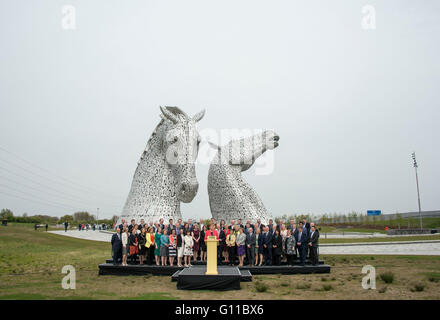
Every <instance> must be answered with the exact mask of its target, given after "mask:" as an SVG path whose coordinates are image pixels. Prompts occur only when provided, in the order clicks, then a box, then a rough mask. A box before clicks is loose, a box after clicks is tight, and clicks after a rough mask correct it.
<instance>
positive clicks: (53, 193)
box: [0, 175, 94, 207]
mask: <svg viewBox="0 0 440 320" xmlns="http://www.w3.org/2000/svg"><path fill="white" fill-rule="evenodd" d="M0 178H2V179H4V180H7V181H9V182H12V183H16V184H18V185H21V186H23V187H25V188H29V189H32V190H36V191H40V192H41V191H43V192H44V193H47V194H49V195H52V196H55V197H64V198H66V199H69V198H70V199H69V200H70V201H72V200H73V201H77V200H75V199H74V198H71V197H69V196H68V195H64V194H62V193H61V192H60V195H58V194H56V193H55V192H47V191H46V190H41V189H39V188H35V187H31V186H28V185H26V184H23V183H20V182H17V181H14V180H12V179H9V178H6V177H4V176H2V175H0ZM53 190H55V189H53ZM79 205H81V206H84V207H92V206H94V204H93V205H92V204H87V205H84V203H79Z"/></svg>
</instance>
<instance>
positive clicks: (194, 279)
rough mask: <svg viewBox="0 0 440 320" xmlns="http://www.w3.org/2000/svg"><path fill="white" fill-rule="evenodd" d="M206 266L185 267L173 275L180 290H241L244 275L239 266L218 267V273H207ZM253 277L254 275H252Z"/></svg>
mask: <svg viewBox="0 0 440 320" xmlns="http://www.w3.org/2000/svg"><path fill="white" fill-rule="evenodd" d="M205 272H206V266H193V267H190V268H184V269H183V270H182V271H179V272H177V273H176V274H175V275H173V277H174V278H176V280H177V289H179V290H220V291H224V290H239V289H240V281H243V280H242V279H243V278H244V275H243V274H242V273H241V271H240V269H238V268H237V267H218V268H217V272H218V274H216V275H207V274H205ZM251 277H252V276H251Z"/></svg>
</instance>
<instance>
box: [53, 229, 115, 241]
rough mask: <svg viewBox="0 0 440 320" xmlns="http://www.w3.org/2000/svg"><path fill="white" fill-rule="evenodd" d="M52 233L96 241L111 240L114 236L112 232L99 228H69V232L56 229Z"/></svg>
mask: <svg viewBox="0 0 440 320" xmlns="http://www.w3.org/2000/svg"><path fill="white" fill-rule="evenodd" d="M49 232H51V233H55V234H59V235H62V236H67V237H73V238H79V239H85V240H95V241H104V242H110V240H111V238H112V234H111V233H108V232H100V231H98V230H96V231H93V230H88V231H85V230H83V231H78V230H67V232H64V230H56V231H49Z"/></svg>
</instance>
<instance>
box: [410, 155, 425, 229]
mask: <svg viewBox="0 0 440 320" xmlns="http://www.w3.org/2000/svg"><path fill="white" fill-rule="evenodd" d="M412 158H413V161H414V170H415V171H416V185H417V201H418V204H419V217H420V230H423V221H422V209H421V207H420V191H419V176H418V174H417V168H418V167H419V165H418V164H417V160H416V153H415V152H413V153H412Z"/></svg>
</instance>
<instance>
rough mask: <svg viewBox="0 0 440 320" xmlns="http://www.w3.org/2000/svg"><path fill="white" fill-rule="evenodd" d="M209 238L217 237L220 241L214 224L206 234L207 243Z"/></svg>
mask: <svg viewBox="0 0 440 320" xmlns="http://www.w3.org/2000/svg"><path fill="white" fill-rule="evenodd" d="M209 236H215V237H216V239H217V240H218V231H217V230H215V224H213V223H211V224H210V225H209V230H208V231H206V232H205V241H206V240H207V239H208V237H209Z"/></svg>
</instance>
